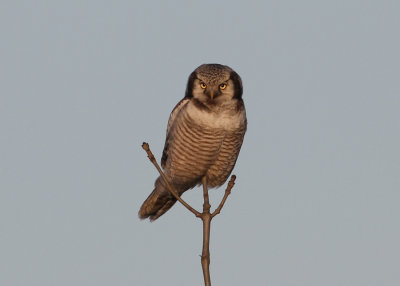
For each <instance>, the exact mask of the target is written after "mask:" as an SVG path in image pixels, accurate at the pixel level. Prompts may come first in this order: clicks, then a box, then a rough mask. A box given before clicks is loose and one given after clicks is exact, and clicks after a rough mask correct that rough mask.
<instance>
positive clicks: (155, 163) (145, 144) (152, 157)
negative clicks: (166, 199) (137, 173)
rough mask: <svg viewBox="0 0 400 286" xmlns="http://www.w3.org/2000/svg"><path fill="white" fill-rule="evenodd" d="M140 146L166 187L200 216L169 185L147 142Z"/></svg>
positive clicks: (194, 212) (197, 213)
mask: <svg viewBox="0 0 400 286" xmlns="http://www.w3.org/2000/svg"><path fill="white" fill-rule="evenodd" d="M142 148H143V149H144V150H145V151H146V153H147V157H149V159H150V161H151V162H152V163H153V165H154V166H155V167H156V168H157V170H158V172H159V173H160V175H161V177H162V178H163V180H164V182H165V184H166V185H167V189H168V190H169V191H170V192H171V194H172V195H173V196H174V197H175V198H176V199H177V200H178V201H179V202H180V203H181V204H182V205H184V206H185V207H186V208H187V209H188V210H189V211H191V212H192V213H193V214H194V215H195V216H196V217H201V213H200V212H198V211H197V210H195V209H194V208H192V207H191V206H190V205H189V204H188V203H187V202H185V201H184V200H183V199H182V198H181V197H180V196H179V195H178V192H177V191H176V190H175V189H174V188H173V187H172V186H171V185H170V183H169V181H168V179H167V176H165V174H164V172H163V171H162V170H161V168H160V166H159V165H158V163H157V160H156V158H155V157H154V155H153V153H152V152H151V150H150V146H149V144H148V143H146V142H143V144H142Z"/></svg>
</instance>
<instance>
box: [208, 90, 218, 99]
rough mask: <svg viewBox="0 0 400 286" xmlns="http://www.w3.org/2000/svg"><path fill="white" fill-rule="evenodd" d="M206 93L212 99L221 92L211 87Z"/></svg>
mask: <svg viewBox="0 0 400 286" xmlns="http://www.w3.org/2000/svg"><path fill="white" fill-rule="evenodd" d="M205 94H206V95H207V96H208V97H209V98H210V99H211V100H214V98H216V97H217V96H218V95H220V93H219V92H218V91H216V90H214V89H209V90H207V91H206V92H205Z"/></svg>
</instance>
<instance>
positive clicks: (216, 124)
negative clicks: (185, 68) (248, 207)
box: [139, 64, 247, 220]
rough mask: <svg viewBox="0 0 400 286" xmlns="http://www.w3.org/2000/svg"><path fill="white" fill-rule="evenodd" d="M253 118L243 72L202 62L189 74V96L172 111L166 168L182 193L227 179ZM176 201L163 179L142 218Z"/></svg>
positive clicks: (164, 160) (154, 216)
mask: <svg viewBox="0 0 400 286" xmlns="http://www.w3.org/2000/svg"><path fill="white" fill-rule="evenodd" d="M246 127H247V119H246V112H245V107H244V103H243V100H242V84H241V79H240V77H239V75H238V74H237V73H236V72H234V71H233V70H232V69H230V68H229V67H227V66H222V65H216V64H211V65H202V66H200V67H199V68H197V69H196V70H195V71H194V72H193V73H192V74H191V76H190V77H189V81H188V86H187V90H186V95H185V97H184V98H183V99H182V100H181V101H180V102H179V103H178V104H177V105H176V107H175V108H174V110H173V111H172V113H171V116H170V119H169V122H168V127H167V138H166V141H165V146H164V151H163V155H162V159H161V166H162V167H163V169H164V171H165V174H166V175H167V177H168V179H169V181H170V182H171V183H172V184H173V186H174V187H175V189H176V190H177V191H178V193H179V195H182V194H183V193H184V192H185V191H187V190H189V189H191V188H193V187H195V186H196V185H199V184H201V179H202V177H204V176H206V177H207V182H208V186H209V187H210V188H213V187H219V186H221V185H223V184H224V183H225V181H226V180H227V178H228V177H229V175H230V173H231V172H232V169H233V167H234V166H235V163H236V160H237V158H238V154H239V151H240V148H241V145H242V142H243V137H244V134H245V132H246ZM175 202H176V199H175V198H174V197H173V196H172V195H171V194H170V192H169V191H168V190H167V189H166V187H165V184H164V182H163V180H162V179H161V178H160V177H159V178H158V179H157V180H156V182H155V189H154V191H153V192H152V193H151V194H150V196H149V197H148V198H147V199H146V201H145V202H144V203H143V205H142V207H141V209H140V211H139V217H140V218H142V219H143V218H150V220H155V219H157V218H158V217H160V216H161V215H162V214H164V213H165V212H166V211H167V210H168V209H169V208H171V207H172V205H173V204H174V203H175Z"/></svg>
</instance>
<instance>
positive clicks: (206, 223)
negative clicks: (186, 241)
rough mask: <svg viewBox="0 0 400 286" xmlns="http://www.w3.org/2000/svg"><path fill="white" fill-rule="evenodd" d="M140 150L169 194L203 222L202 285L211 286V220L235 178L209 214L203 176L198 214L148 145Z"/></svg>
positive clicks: (222, 204) (144, 143)
mask: <svg viewBox="0 0 400 286" xmlns="http://www.w3.org/2000/svg"><path fill="white" fill-rule="evenodd" d="M142 148H143V149H144V150H145V151H146V153H147V156H148V158H149V159H150V161H151V162H152V163H153V165H154V166H155V167H156V168H157V170H158V172H159V173H160V176H161V177H162V178H163V180H164V182H165V184H166V187H167V189H168V190H169V191H170V192H171V194H172V195H173V196H174V197H175V198H176V199H177V200H178V201H179V202H180V203H181V204H182V205H184V206H185V207H186V208H187V209H188V210H189V211H190V212H192V213H193V214H194V215H195V216H196V217H198V218H200V219H201V220H202V221H203V250H202V254H201V266H202V268H203V275H204V284H205V286H211V279H210V228H211V220H212V219H213V217H215V216H216V215H217V214H219V213H220V212H221V209H222V208H223V206H224V204H225V202H226V200H227V198H228V196H229V195H230V193H231V190H232V188H233V186H234V185H235V180H236V176H235V175H232V176H231V179H230V180H229V183H228V185H227V187H226V190H225V194H224V197H223V198H222V201H221V203H220V204H219V206H218V208H217V209H216V210H215V211H214V212H213V213H210V208H211V205H210V201H209V196H208V185H207V177H206V176H204V177H203V178H202V180H201V182H202V184H203V198H204V203H203V212H202V213H200V212H198V211H197V210H195V209H194V208H192V207H191V206H190V205H189V204H188V203H186V202H185V201H184V200H183V199H182V198H181V197H180V196H179V195H178V192H177V191H176V190H175V189H174V188H173V187H172V185H171V184H170V183H169V181H168V178H167V176H166V175H165V174H164V172H163V171H162V170H161V168H160V166H159V165H158V163H157V160H156V159H155V157H154V155H153V153H152V152H151V150H150V146H149V144H148V143H146V142H143V144H142Z"/></svg>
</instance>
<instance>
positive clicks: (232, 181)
mask: <svg viewBox="0 0 400 286" xmlns="http://www.w3.org/2000/svg"><path fill="white" fill-rule="evenodd" d="M235 180H236V176H235V175H232V176H231V179H230V180H229V183H228V186H226V190H225V194H224V197H223V198H222V201H221V203H220V204H219V206H218V208H217V209H216V210H215V211H214V212H213V213H212V214H211V218H213V217H215V216H216V215H217V214H219V213H220V212H221V209H222V208H223V206H224V204H225V202H226V199H227V198H228V196H229V195H230V194H231V190H232V188H233V186H234V185H235Z"/></svg>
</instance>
